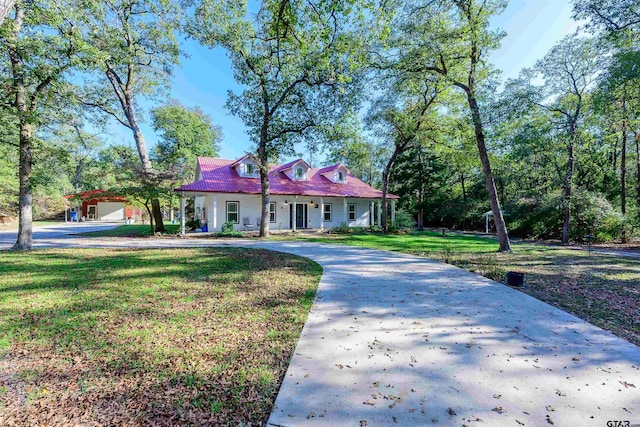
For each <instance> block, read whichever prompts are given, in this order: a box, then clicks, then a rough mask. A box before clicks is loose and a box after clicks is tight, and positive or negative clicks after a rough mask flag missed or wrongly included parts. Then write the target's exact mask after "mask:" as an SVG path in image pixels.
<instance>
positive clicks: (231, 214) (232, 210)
mask: <svg viewBox="0 0 640 427" xmlns="http://www.w3.org/2000/svg"><path fill="white" fill-rule="evenodd" d="M239 213H240V202H227V222H232V223H234V224H239V222H240V221H238V218H239V217H240V215H239Z"/></svg>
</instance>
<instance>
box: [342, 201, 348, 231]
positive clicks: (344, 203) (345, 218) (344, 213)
mask: <svg viewBox="0 0 640 427" xmlns="http://www.w3.org/2000/svg"><path fill="white" fill-rule="evenodd" d="M342 220H343V221H344V223H345V224H347V225H349V216H348V214H347V198H346V197H343V198H342Z"/></svg>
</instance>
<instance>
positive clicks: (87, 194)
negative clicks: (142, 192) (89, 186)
mask: <svg viewBox="0 0 640 427" xmlns="http://www.w3.org/2000/svg"><path fill="white" fill-rule="evenodd" d="M62 198H63V199H79V200H91V199H109V200H113V201H114V202H127V201H128V200H127V199H126V198H125V197H122V196H119V195H114V194H113V193H111V192H109V191H105V190H89V191H82V192H80V193H76V194H67V195H65V196H62Z"/></svg>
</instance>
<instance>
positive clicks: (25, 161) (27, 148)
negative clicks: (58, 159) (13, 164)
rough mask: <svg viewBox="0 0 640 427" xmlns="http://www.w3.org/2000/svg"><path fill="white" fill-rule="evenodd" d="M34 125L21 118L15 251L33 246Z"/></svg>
mask: <svg viewBox="0 0 640 427" xmlns="http://www.w3.org/2000/svg"><path fill="white" fill-rule="evenodd" d="M32 132H33V130H32V127H31V124H30V123H27V122H26V120H25V118H24V117H21V118H20V171H19V178H20V195H19V207H20V208H19V210H20V212H19V220H18V221H19V222H18V239H17V241H16V243H15V244H14V245H13V248H12V250H14V251H30V250H31V249H32V247H33V241H32V238H33V237H32V236H33V222H32V221H33V210H32V204H31V203H32V190H31V166H32V161H33V147H32V145H31V138H32V136H33V135H32Z"/></svg>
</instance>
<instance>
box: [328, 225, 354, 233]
mask: <svg viewBox="0 0 640 427" xmlns="http://www.w3.org/2000/svg"><path fill="white" fill-rule="evenodd" d="M331 233H333V234H349V233H351V228H350V227H349V224H347V223H346V222H341V223H340V225H338V226H337V227H333V228H332V229H331Z"/></svg>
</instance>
